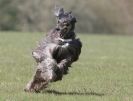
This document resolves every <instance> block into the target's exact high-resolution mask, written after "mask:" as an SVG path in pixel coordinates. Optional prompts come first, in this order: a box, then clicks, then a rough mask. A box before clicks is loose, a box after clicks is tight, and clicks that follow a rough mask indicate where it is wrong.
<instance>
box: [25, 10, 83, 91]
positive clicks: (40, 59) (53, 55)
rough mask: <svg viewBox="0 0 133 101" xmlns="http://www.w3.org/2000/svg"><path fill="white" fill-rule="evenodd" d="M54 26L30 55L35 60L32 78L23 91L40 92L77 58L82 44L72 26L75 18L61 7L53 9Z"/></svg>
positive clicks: (65, 72)
mask: <svg viewBox="0 0 133 101" xmlns="http://www.w3.org/2000/svg"><path fill="white" fill-rule="evenodd" d="M55 15H56V17H57V25H56V27H55V28H54V29H53V30H52V31H51V32H50V33H49V34H47V35H46V37H45V38H43V39H42V41H40V43H39V44H38V46H37V48H36V49H35V50H33V52H32V56H33V58H34V59H35V60H36V62H37V69H36V72H35V74H34V77H33V79H32V80H31V81H30V82H29V83H28V84H27V86H26V88H25V91H29V92H40V91H41V90H42V89H44V88H46V87H47V85H48V83H49V82H55V81H58V80H62V77H63V75H64V74H67V73H68V69H69V67H70V66H71V64H72V63H73V62H74V61H76V60H78V57H79V55H80V52H81V47H82V44H81V42H80V40H79V39H78V38H76V35H75V32H74V28H75V23H76V18H75V17H74V16H73V15H72V14H71V12H64V10H63V8H60V9H58V10H56V11H55Z"/></svg>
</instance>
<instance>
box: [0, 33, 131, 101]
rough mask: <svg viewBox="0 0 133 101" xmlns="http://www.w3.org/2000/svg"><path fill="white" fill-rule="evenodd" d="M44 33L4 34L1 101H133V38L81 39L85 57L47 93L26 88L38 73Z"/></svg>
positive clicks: (0, 42)
mask: <svg viewBox="0 0 133 101" xmlns="http://www.w3.org/2000/svg"><path fill="white" fill-rule="evenodd" d="M42 36H43V35H42V34H40V33H17V32H1V33H0V101H133V36H120V35H117V36H115V35H81V34H80V35H79V37H80V38H81V40H82V42H83V48H82V53H81V55H80V58H79V60H78V61H77V62H75V63H74V64H73V65H72V68H71V69H70V71H69V74H68V75H66V76H64V78H63V80H62V81H59V82H56V83H51V84H50V85H49V87H48V88H47V89H46V91H44V92H43V93H37V94H36V93H25V92H24V91H23V88H24V87H25V85H26V83H27V82H28V81H29V80H30V79H31V77H32V75H33V73H34V70H35V61H34V59H33V58H32V56H31V51H32V49H34V48H35V47H36V44H37V41H39V40H40V39H41V37H42Z"/></svg>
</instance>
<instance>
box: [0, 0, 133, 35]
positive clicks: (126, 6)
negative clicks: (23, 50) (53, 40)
mask: <svg viewBox="0 0 133 101" xmlns="http://www.w3.org/2000/svg"><path fill="white" fill-rule="evenodd" d="M55 4H56V5H59V6H61V7H64V9H66V10H71V11H72V12H73V13H74V15H75V16H76V17H77V21H78V23H77V26H76V32H79V33H88V34H89V33H99V34H100V33H107V34H128V35H131V34H133V28H132V27H133V0H0V30H1V31H25V32H27V31H30V32H46V31H48V30H50V29H51V28H53V27H54V26H55V23H56V19H55V16H54V14H53V11H54V7H55Z"/></svg>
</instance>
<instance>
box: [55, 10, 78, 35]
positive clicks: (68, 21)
mask: <svg viewBox="0 0 133 101" xmlns="http://www.w3.org/2000/svg"><path fill="white" fill-rule="evenodd" d="M55 16H56V17H57V26H56V29H57V30H58V31H60V33H61V36H65V35H66V34H69V33H70V32H73V31H74V28H75V23H76V18H75V17H74V16H73V15H72V13H71V12H64V9H63V8H58V9H56V10H55Z"/></svg>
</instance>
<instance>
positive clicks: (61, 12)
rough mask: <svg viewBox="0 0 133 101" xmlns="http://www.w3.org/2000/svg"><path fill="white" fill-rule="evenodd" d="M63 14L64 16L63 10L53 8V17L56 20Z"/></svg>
mask: <svg viewBox="0 0 133 101" xmlns="http://www.w3.org/2000/svg"><path fill="white" fill-rule="evenodd" d="M63 14H64V9H63V8H59V7H56V8H55V11H54V15H55V16H56V17H57V18H60V17H61V16H62V15H63Z"/></svg>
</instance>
